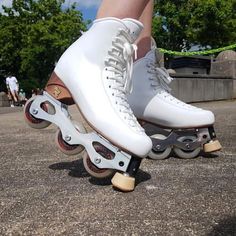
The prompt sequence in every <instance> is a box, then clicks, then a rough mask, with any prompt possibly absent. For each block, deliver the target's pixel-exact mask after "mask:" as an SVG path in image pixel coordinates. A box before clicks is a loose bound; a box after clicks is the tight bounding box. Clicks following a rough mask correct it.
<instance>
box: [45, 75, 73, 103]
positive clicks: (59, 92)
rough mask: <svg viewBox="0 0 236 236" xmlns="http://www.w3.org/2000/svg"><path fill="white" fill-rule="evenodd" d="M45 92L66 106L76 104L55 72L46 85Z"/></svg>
mask: <svg viewBox="0 0 236 236" xmlns="http://www.w3.org/2000/svg"><path fill="white" fill-rule="evenodd" d="M45 91H46V92H47V93H49V94H50V95H51V96H52V97H54V98H55V99H57V100H59V101H60V102H62V103H64V104H66V105H73V104H75V102H74V99H73V98H72V95H71V93H70V91H69V90H68V89H67V88H66V86H65V84H64V83H63V82H62V81H61V79H60V78H59V77H58V76H57V75H56V73H55V72H53V73H52V74H51V76H50V79H49V80H48V82H47V84H46V87H45Z"/></svg>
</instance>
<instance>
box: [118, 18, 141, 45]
mask: <svg viewBox="0 0 236 236" xmlns="http://www.w3.org/2000/svg"><path fill="white" fill-rule="evenodd" d="M122 21H123V22H124V24H125V25H126V27H127V28H128V29H129V30H130V36H131V38H132V43H134V41H135V40H136V39H137V38H138V36H139V35H140V33H141V31H142V29H143V24H142V23H141V22H140V21H137V20H135V19H131V18H125V19H123V20H122Z"/></svg>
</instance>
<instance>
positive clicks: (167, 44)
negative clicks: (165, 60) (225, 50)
mask: <svg viewBox="0 0 236 236" xmlns="http://www.w3.org/2000/svg"><path fill="white" fill-rule="evenodd" d="M154 9H155V10H154V13H155V14H154V18H153V36H154V38H155V39H156V41H157V44H158V47H163V48H166V49H170V50H187V49H189V48H190V47H191V46H193V45H199V47H200V48H217V47H222V46H227V45H230V44H232V43H235V41H236V14H235V12H236V1H235V0H187V1H185V0H155V7H154Z"/></svg>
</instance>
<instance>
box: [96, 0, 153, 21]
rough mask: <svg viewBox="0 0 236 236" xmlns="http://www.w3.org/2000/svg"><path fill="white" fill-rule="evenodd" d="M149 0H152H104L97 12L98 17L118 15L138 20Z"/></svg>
mask: <svg viewBox="0 0 236 236" xmlns="http://www.w3.org/2000/svg"><path fill="white" fill-rule="evenodd" d="M149 2H150V0H129V1H127V0H119V1H117V0H103V1H102V3H101V5H100V7H99V9H98V12H97V19H99V18H104V17H116V18H119V19H123V18H133V19H136V20H138V19H139V18H140V16H141V14H142V13H143V10H144V8H145V7H146V6H147V4H148V3H149Z"/></svg>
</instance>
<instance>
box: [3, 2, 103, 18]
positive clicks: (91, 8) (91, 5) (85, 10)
mask: <svg viewBox="0 0 236 236" xmlns="http://www.w3.org/2000/svg"><path fill="white" fill-rule="evenodd" d="M101 1H102V0H66V1H65V3H64V4H63V7H65V8H66V7H68V6H70V5H71V4H73V3H76V5H77V9H78V10H80V11H81V12H82V14H83V18H84V19H85V20H94V19H95V17H96V12H97V9H98V6H99V5H100V3H101ZM11 3H12V0H0V12H1V11H2V5H4V6H11Z"/></svg>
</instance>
